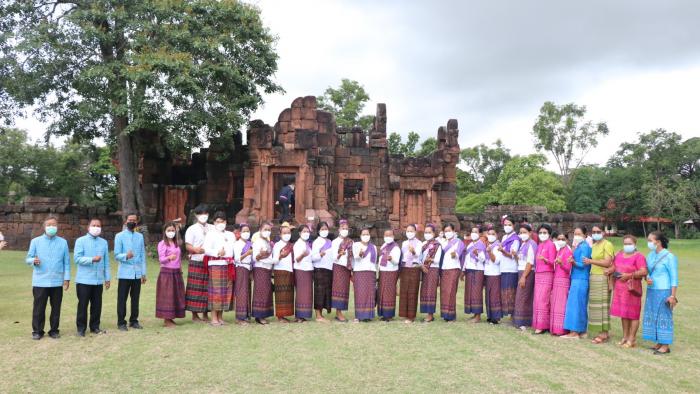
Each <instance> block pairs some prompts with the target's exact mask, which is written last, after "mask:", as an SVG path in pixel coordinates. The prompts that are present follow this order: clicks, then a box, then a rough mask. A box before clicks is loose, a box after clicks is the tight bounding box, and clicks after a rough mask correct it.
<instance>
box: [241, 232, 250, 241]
mask: <svg viewBox="0 0 700 394" xmlns="http://www.w3.org/2000/svg"><path fill="white" fill-rule="evenodd" d="M241 239H242V240H244V241H247V240H249V239H250V231H245V232H242V233H241Z"/></svg>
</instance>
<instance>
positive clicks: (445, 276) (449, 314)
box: [440, 268, 462, 321]
mask: <svg viewBox="0 0 700 394" xmlns="http://www.w3.org/2000/svg"><path fill="white" fill-rule="evenodd" d="M461 273H462V271H461V270H460V269H458V268H455V269H449V270H442V276H441V277H440V317H442V318H443V319H445V320H447V321H450V320H455V319H456V318H457V286H458V285H459V275H460V274H461Z"/></svg>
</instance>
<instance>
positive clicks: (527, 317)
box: [513, 239, 537, 327]
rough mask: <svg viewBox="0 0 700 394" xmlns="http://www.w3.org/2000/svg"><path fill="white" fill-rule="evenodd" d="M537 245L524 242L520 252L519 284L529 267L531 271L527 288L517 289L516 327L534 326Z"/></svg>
mask: <svg viewBox="0 0 700 394" xmlns="http://www.w3.org/2000/svg"><path fill="white" fill-rule="evenodd" d="M536 252H537V243H536V242H535V241H533V240H531V239H528V240H527V241H525V242H523V243H522V244H521V245H520V249H519V250H518V282H520V279H521V278H522V277H523V276H525V272H526V269H527V266H528V265H529V266H530V268H531V270H530V272H529V273H528V274H527V277H526V278H525V287H520V285H519V284H518V287H517V288H516V289H515V309H514V311H513V325H514V326H515V327H529V326H531V325H532V302H533V295H534V291H535V268H534V265H535V253H536Z"/></svg>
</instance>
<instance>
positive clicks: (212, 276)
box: [209, 265, 233, 311]
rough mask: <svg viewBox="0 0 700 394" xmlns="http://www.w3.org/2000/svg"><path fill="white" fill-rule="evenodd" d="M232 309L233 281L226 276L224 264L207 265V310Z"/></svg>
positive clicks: (226, 270) (226, 269)
mask: <svg viewBox="0 0 700 394" xmlns="http://www.w3.org/2000/svg"><path fill="white" fill-rule="evenodd" d="M232 309H233V282H232V281H231V280H230V279H229V277H228V267H227V266H225V265H210V266H209V310H210V311H230V310H232Z"/></svg>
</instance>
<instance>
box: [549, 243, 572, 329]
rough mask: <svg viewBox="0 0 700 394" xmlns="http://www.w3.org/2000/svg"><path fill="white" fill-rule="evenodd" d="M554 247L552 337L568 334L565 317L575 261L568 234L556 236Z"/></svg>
mask: <svg viewBox="0 0 700 394" xmlns="http://www.w3.org/2000/svg"><path fill="white" fill-rule="evenodd" d="M554 238H555V239H556V240H555V241H554V246H555V247H556V248H557V257H555V259H554V281H553V282H552V298H551V301H550V304H551V310H550V312H549V316H550V322H549V327H550V328H549V329H550V333H551V334H552V335H557V336H561V335H564V334H566V329H564V315H565V314H566V302H567V299H568V297H569V286H570V285H571V278H570V276H571V265H572V263H573V261H574V257H573V253H572V252H571V248H569V244H568V242H567V241H568V238H567V237H566V234H564V233H561V234H556V233H555V234H554Z"/></svg>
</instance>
